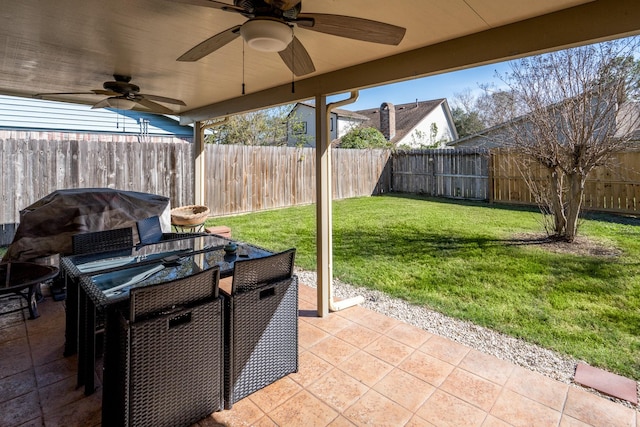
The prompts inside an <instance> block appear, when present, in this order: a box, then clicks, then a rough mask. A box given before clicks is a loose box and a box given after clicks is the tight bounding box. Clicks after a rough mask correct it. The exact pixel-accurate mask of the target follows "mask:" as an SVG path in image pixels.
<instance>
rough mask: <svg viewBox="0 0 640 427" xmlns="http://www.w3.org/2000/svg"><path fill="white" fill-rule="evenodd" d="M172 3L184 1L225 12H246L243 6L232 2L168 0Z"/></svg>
mask: <svg viewBox="0 0 640 427" xmlns="http://www.w3.org/2000/svg"><path fill="white" fill-rule="evenodd" d="M170 1H172V2H174V3H184V4H190V5H193V6H204V7H212V8H214V9H220V10H224V11H225V12H237V13H244V12H246V11H245V10H244V9H243V8H241V7H238V6H234V5H232V4H227V3H222V2H219V1H214V0H170Z"/></svg>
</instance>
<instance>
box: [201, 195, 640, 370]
mask: <svg viewBox="0 0 640 427" xmlns="http://www.w3.org/2000/svg"><path fill="white" fill-rule="evenodd" d="M207 225H227V226H230V227H231V228H232V232H233V236H234V239H238V240H244V241H248V242H252V243H255V244H258V245H261V246H264V247H268V248H271V249H274V250H282V249H286V248H289V247H296V248H297V255H296V264H297V265H298V266H299V267H301V268H304V269H309V270H315V268H316V264H315V263H316V261H315V251H316V248H315V240H316V239H315V233H316V231H315V206H304V207H293V208H287V209H282V210H276V211H269V212H260V213H254V214H248V215H241V216H234V217H225V218H216V219H213V220H209V221H208V222H207ZM541 230H542V227H541V225H540V214H539V213H537V212H535V211H532V210H527V209H517V208H512V207H508V208H507V207H504V206H496V205H489V204H485V203H471V202H460V203H457V202H449V201H443V200H433V199H425V198H420V197H399V196H393V195H388V196H382V197H367V198H356V199H348V200H343V201H337V202H334V204H333V268H334V275H335V276H336V277H338V278H340V279H341V280H343V281H345V282H347V283H351V284H353V285H356V286H365V287H368V288H373V289H378V290H381V291H384V292H386V293H388V294H390V295H392V296H395V297H400V298H404V299H406V300H407V301H410V302H412V303H414V304H420V305H425V306H428V307H430V308H432V309H435V310H437V311H439V312H442V313H445V314H448V315H450V316H453V317H456V318H460V319H465V320H469V321H471V322H474V323H476V324H479V325H482V326H485V327H489V328H492V329H494V330H497V331H501V332H504V333H506V334H509V335H511V336H515V337H520V338H522V339H524V340H526V341H529V342H532V343H536V344H539V345H541V346H543V347H546V348H550V349H553V350H556V351H558V352H561V353H565V354H568V355H571V356H573V357H576V358H578V359H582V360H584V361H586V362H587V363H589V364H592V365H594V366H600V367H602V368H605V369H609V370H611V371H613V372H617V373H619V374H621V375H625V376H629V377H632V378H634V379H640V220H639V219H634V218H620V217H613V216H606V215H599V216H593V217H592V218H591V219H587V220H584V221H583V223H582V226H581V229H580V233H581V235H583V236H588V237H589V238H591V239H593V240H598V241H601V242H605V243H607V244H609V245H612V246H615V247H616V248H618V249H620V250H621V251H622V254H621V255H620V256H618V257H615V258H605V257H594V256H579V255H571V254H559V253H550V252H547V251H545V250H543V249H541V248H540V247H537V246H536V245H518V244H513V242H512V241H511V240H510V239H511V238H512V237H513V236H514V235H516V234H518V233H538V232H541Z"/></svg>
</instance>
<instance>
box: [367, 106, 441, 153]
mask: <svg viewBox="0 0 640 427" xmlns="http://www.w3.org/2000/svg"><path fill="white" fill-rule="evenodd" d="M445 101H446V99H445V98H439V99H432V100H429V101H417V100H416V102H411V103H408V104H398V105H394V108H395V111H396V134H395V136H394V137H393V138H391V141H390V142H391V143H392V144H396V143H397V142H398V141H400V140H401V139H402V138H404V137H405V136H406V135H408V134H409V133H411V131H412V130H413V129H414V128H415V127H416V126H417V125H418V124H419V123H420V121H422V119H424V118H425V117H426V116H428V115H429V114H430V113H431V112H433V111H434V110H435V109H436V108H438V107H439V106H440V105H441V104H442V103H444V102H445ZM356 113H357V114H359V115H362V116H365V117H367V118H368V119H369V120H370V121H371V125H372V126H373V127H375V128H376V129H378V130H381V129H380V108H370V109H368V110H360V111H356Z"/></svg>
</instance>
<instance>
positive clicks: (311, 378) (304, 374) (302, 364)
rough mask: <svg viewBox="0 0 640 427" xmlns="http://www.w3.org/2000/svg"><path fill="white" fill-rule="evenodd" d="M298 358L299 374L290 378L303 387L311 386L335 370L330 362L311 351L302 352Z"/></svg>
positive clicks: (290, 375) (291, 375)
mask: <svg viewBox="0 0 640 427" xmlns="http://www.w3.org/2000/svg"><path fill="white" fill-rule="evenodd" d="M298 357H299V361H298V372H296V373H293V374H289V378H291V379H292V380H294V381H295V382H297V383H298V384H300V385H301V386H302V387H308V386H310V385H311V384H313V383H314V382H315V381H317V380H318V379H319V378H322V376H323V375H325V374H326V373H327V372H329V371H330V370H331V369H333V366H332V365H331V364H330V363H329V362H327V361H325V360H323V359H321V358H319V357H318V356H316V355H315V354H313V353H311V352H310V351H304V352H300V355H299V356H298Z"/></svg>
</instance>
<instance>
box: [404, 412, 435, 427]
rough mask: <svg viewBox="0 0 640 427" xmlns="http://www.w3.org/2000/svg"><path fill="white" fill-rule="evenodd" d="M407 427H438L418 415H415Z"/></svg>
mask: <svg viewBox="0 0 640 427" xmlns="http://www.w3.org/2000/svg"><path fill="white" fill-rule="evenodd" d="M405 427H436V426H435V425H434V424H431V423H430V422H428V421H427V420H423V419H422V418H420V417H419V416H417V415H414V416H413V417H412V418H411V419H410V420H409V422H408V423H407V424H406V425H405Z"/></svg>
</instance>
